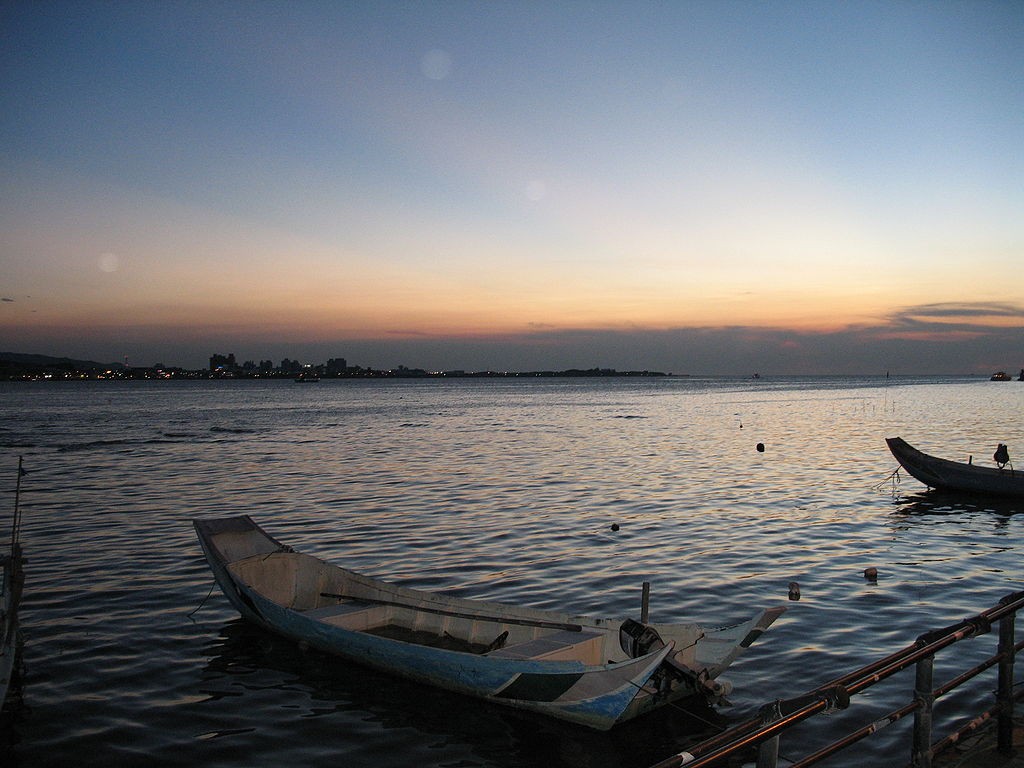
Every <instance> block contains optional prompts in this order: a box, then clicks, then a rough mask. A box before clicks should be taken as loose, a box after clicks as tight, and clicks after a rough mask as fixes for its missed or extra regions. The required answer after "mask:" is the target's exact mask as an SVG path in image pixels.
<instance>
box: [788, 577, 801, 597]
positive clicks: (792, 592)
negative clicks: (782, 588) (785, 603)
mask: <svg viewBox="0 0 1024 768" xmlns="http://www.w3.org/2000/svg"><path fill="white" fill-rule="evenodd" d="M789 599H790V600H799V599H800V585H799V584H797V583H796V582H795V581H791V582H789Z"/></svg>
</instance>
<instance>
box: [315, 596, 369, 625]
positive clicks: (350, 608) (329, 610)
mask: <svg viewBox="0 0 1024 768" xmlns="http://www.w3.org/2000/svg"><path fill="white" fill-rule="evenodd" d="M370 607H372V604H371V603H366V602H363V601H362V600H343V601H341V602H340V603H334V604H333V605H323V606H321V607H319V608H310V609H309V610H308V611H302V615H303V616H308V617H309V618H311V619H319V620H320V621H324V620H326V619H330V618H333V617H335V616H344V615H345V614H347V613H355V612H356V611H365V610H366V609H367V608H370Z"/></svg>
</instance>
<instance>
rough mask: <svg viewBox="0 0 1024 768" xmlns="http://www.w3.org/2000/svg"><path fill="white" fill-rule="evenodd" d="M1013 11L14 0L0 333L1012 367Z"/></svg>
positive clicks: (99, 351) (360, 355)
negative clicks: (25, 0)
mask: <svg viewBox="0 0 1024 768" xmlns="http://www.w3.org/2000/svg"><path fill="white" fill-rule="evenodd" d="M1022 52H1024V3H1021V2H1016V1H1008V2H971V1H967V0H964V1H962V2H941V1H940V2H877V3H876V2H847V3H837V2H780V3H765V2H756V3H755V2H742V1H741V0H721V1H720V2H571V1H570V2H560V3H547V2H525V1H524V2H429V1H425V2H340V1H334V0H332V1H331V2H241V1H240V0H239V1H238V2H216V1H214V0H208V1H205V2H187V1H185V0H182V1H181V2H143V1H140V2H123V3H118V2H114V3H109V2H103V3H90V2H66V3H65V2H17V1H15V2H5V3H4V4H3V5H2V6H0V164H2V165H0V168H2V170H0V299H2V301H0V352H21V353H39V354H49V355H58V356H69V357H76V358H84V359H91V360H99V361H103V362H109V361H120V360H123V359H124V358H125V357H127V358H128V359H129V360H130V362H131V364H135V365H149V364H152V363H154V362H157V361H159V362H163V363H165V364H167V365H180V366H184V367H202V366H204V365H205V364H206V361H207V359H208V358H209V356H210V355H211V354H213V353H222V354H228V353H234V354H235V355H236V356H237V357H238V358H239V360H245V359H252V360H260V359H266V358H269V359H272V360H274V361H275V362H276V361H279V360H280V359H281V358H282V357H290V358H292V359H296V358H298V359H300V360H302V361H303V362H322V361H324V360H326V359H328V358H331V357H345V358H347V359H348V361H349V363H350V364H358V365H364V366H372V367H381V368H388V367H393V366H397V365H399V364H402V365H407V366H410V367H423V368H427V369H453V368H460V369H466V370H484V369H496V370H534V369H546V368H547V369H550V368H568V367H594V366H601V367H613V368H619V369H632V368H647V369H652V370H661V371H672V372H676V373H750V372H753V371H755V370H756V371H758V372H760V373H762V374H771V373H780V374H781V373H846V372H853V373H884V372H885V371H887V370H891V371H893V372H899V373H971V372H974V373H986V374H987V373H991V372H992V371H994V370H998V369H1005V370H1012V371H1014V372H1016V369H1018V368H1021V367H1024V53H1022Z"/></svg>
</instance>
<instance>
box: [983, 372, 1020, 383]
mask: <svg viewBox="0 0 1024 768" xmlns="http://www.w3.org/2000/svg"><path fill="white" fill-rule="evenodd" d="M1021 373H1022V374H1024V371H1021ZM989 381H1013V377H1012V376H1010V374H1008V373H1007V372H1006V371H996V372H995V373H993V374H992V378H991V379H989ZM1021 381H1024V377H1022V378H1021Z"/></svg>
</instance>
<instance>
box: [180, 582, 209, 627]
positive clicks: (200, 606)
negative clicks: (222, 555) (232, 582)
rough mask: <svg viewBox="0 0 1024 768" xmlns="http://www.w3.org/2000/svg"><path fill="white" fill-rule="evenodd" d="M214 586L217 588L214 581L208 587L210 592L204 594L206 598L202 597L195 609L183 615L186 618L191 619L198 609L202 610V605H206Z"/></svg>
mask: <svg viewBox="0 0 1024 768" xmlns="http://www.w3.org/2000/svg"><path fill="white" fill-rule="evenodd" d="M216 586H217V582H216V581H214V582H213V583H212V584H211V585H210V591H209V592H207V593H206V597H204V598H203V599H202V601H201V602H200V603H199V605H197V606H196V607H195V608H193V609H192V610H191V611H190V612H189V613H187V614H185V615H186V617H187V618H189V619H191V618H192V616H193V615H194V614H196V613H198V611H199V609H200V608H202V607H203V606H204V605H206V601H207V600H209V599H210V595H212V594H213V590H214V589H215V588H216Z"/></svg>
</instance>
